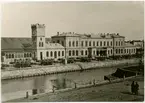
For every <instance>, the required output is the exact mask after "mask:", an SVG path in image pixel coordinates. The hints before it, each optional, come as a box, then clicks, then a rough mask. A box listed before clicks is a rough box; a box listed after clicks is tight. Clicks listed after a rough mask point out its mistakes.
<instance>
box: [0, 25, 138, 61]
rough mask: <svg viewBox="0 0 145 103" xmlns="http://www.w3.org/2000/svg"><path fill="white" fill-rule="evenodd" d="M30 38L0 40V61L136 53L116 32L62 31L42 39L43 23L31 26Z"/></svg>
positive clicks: (95, 56) (43, 35)
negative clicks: (0, 43) (0, 59)
mask: <svg viewBox="0 0 145 103" xmlns="http://www.w3.org/2000/svg"><path fill="white" fill-rule="evenodd" d="M31 30H32V36H31V38H2V49H1V51H2V62H3V63H7V64H8V63H10V62H14V61H17V60H20V59H21V60H25V59H30V60H32V59H33V60H44V59H55V60H57V59H62V58H63V59H65V58H66V59H68V58H80V57H89V58H97V57H112V56H123V55H134V54H136V48H138V46H137V45H134V44H132V43H126V42H125V37H124V36H120V35H119V33H111V34H110V33H106V34H103V33H100V34H78V33H74V32H63V33H59V32H57V34H56V35H55V36H52V37H51V39H49V38H46V36H45V25H44V24H33V25H31Z"/></svg>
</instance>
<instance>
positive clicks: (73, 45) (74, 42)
mask: <svg viewBox="0 0 145 103" xmlns="http://www.w3.org/2000/svg"><path fill="white" fill-rule="evenodd" d="M75 46H76V47H78V46H79V42H78V41H72V42H71V41H69V47H75Z"/></svg>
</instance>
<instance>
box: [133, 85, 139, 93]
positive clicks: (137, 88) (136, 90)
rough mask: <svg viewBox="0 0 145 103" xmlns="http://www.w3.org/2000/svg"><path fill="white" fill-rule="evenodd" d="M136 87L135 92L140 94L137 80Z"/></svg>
mask: <svg viewBox="0 0 145 103" xmlns="http://www.w3.org/2000/svg"><path fill="white" fill-rule="evenodd" d="M134 88H135V94H136V95H138V90H139V84H138V83H137V82H136V84H135V86H134Z"/></svg>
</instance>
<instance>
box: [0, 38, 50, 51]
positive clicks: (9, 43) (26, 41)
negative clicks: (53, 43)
mask: <svg viewBox="0 0 145 103" xmlns="http://www.w3.org/2000/svg"><path fill="white" fill-rule="evenodd" d="M49 40H50V39H49V38H46V42H48V41H49ZM16 49H17V50H25V49H29V50H30V49H33V45H32V39H31V38H16V37H2V38H1V50H16Z"/></svg>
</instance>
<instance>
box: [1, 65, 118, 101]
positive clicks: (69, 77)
mask: <svg viewBox="0 0 145 103" xmlns="http://www.w3.org/2000/svg"><path fill="white" fill-rule="evenodd" d="M115 70H116V68H100V69H95V70H87V71H83V72H69V73H62V74H54V75H45V76H38V77H31V78H24V79H16V80H3V81H2V98H5V100H7V99H13V98H18V97H20V96H22V97H24V96H26V92H29V95H33V94H37V93H44V92H52V90H53V87H55V89H57V90H58V89H64V88H74V87H75V85H77V86H78V85H87V84H91V83H93V80H95V81H102V80H104V75H107V74H111V73H112V72H115ZM14 96H15V97H14Z"/></svg>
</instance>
